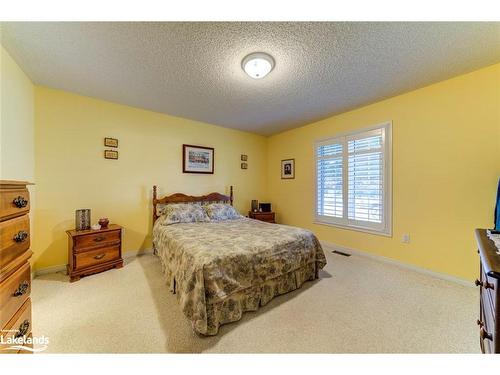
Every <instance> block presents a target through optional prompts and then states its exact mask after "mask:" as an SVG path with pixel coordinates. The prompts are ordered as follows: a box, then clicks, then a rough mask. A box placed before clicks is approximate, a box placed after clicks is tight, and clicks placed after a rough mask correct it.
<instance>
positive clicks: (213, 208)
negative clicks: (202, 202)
mask: <svg viewBox="0 0 500 375" xmlns="http://www.w3.org/2000/svg"><path fill="white" fill-rule="evenodd" d="M203 208H204V209H205V211H206V212H207V215H208V217H209V218H210V220H233V219H239V218H242V217H243V216H241V215H240V214H239V213H238V211H236V210H235V209H234V207H233V206H231V205H229V204H225V203H210V204H207V205H206V206H203Z"/></svg>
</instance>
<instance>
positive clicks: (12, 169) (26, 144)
mask: <svg viewBox="0 0 500 375" xmlns="http://www.w3.org/2000/svg"><path fill="white" fill-rule="evenodd" d="M0 50H1V51H0V82H1V84H0V86H1V89H0V179H2V180H25V181H31V182H33V181H34V179H35V122H34V116H35V105H34V103H35V94H34V86H33V83H31V80H30V79H29V78H28V76H26V74H24V72H23V71H22V70H21V68H20V67H19V66H18V65H17V64H16V62H15V61H14V60H13V59H12V57H11V56H10V55H9V53H8V52H7V51H6V50H5V49H4V48H3V47H2V46H1V45H0ZM28 188H29V190H30V195H31V197H30V201H31V202H30V205H31V209H32V211H33V210H34V209H35V207H36V203H35V200H36V193H35V190H36V186H29V187H28ZM33 216H34V215H33V214H32V215H30V223H31V236H32V237H33V235H34V231H33V223H34V220H33Z"/></svg>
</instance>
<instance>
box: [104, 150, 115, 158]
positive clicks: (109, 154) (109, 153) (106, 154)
mask: <svg viewBox="0 0 500 375" xmlns="http://www.w3.org/2000/svg"><path fill="white" fill-rule="evenodd" d="M104 158H105V159H118V151H115V150H104Z"/></svg>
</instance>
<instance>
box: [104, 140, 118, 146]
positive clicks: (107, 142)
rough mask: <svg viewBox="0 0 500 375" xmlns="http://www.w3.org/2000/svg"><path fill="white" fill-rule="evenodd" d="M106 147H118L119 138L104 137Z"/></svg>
mask: <svg viewBox="0 0 500 375" xmlns="http://www.w3.org/2000/svg"><path fill="white" fill-rule="evenodd" d="M104 146H105V147H118V139H116V138H104Z"/></svg>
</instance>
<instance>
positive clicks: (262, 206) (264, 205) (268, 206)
mask: <svg viewBox="0 0 500 375" xmlns="http://www.w3.org/2000/svg"><path fill="white" fill-rule="evenodd" d="M259 211H262V212H271V203H259Z"/></svg>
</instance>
